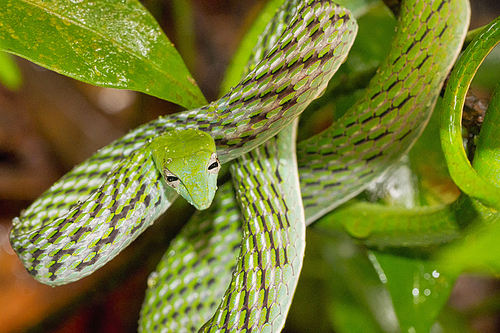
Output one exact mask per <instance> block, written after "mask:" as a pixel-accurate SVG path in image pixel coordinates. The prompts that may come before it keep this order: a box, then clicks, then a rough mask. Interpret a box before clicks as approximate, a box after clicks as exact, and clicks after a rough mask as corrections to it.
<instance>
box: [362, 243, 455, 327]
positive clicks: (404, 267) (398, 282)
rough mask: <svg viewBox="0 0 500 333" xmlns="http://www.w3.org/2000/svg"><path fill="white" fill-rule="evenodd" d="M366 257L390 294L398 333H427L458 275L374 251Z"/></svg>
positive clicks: (436, 265)
mask: <svg viewBox="0 0 500 333" xmlns="http://www.w3.org/2000/svg"><path fill="white" fill-rule="evenodd" d="M369 257H370V260H371V261H372V263H373V266H374V267H375V269H376V270H377V271H378V273H379V277H380V280H381V281H382V282H383V283H384V284H385V285H386V286H387V289H388V290H389V292H390V294H391V298H392V302H393V304H394V309H395V310H396V314H397V316H398V319H399V324H400V326H401V332H429V331H430V329H431V327H432V326H433V325H434V324H435V322H436V319H437V317H438V315H439V313H440V311H441V309H442V308H443V306H444V305H445V304H446V302H447V300H448V297H449V296H450V293H451V290H452V288H453V285H454V284H455V280H456V279H457V277H458V274H451V273H447V272H444V271H443V270H442V269H441V268H442V265H440V264H439V263H436V262H433V261H430V260H424V259H418V258H409V257H404V256H396V255H393V254H387V253H381V252H376V251H372V252H371V253H370V254H369Z"/></svg>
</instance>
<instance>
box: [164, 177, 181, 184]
mask: <svg viewBox="0 0 500 333" xmlns="http://www.w3.org/2000/svg"><path fill="white" fill-rule="evenodd" d="M178 179H179V178H177V177H174V176H167V177H166V180H167V182H169V183H172V182H175V181H176V180H178Z"/></svg>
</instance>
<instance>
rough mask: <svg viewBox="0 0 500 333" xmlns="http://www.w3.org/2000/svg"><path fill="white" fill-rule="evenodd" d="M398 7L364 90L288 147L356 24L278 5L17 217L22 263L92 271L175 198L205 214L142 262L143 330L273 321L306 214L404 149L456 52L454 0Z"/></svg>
mask: <svg viewBox="0 0 500 333" xmlns="http://www.w3.org/2000/svg"><path fill="white" fill-rule="evenodd" d="M402 6H404V8H403V9H402V10H401V15H400V17H399V20H398V27H397V32H396V35H395V37H394V40H393V43H392V44H391V49H390V53H389V56H388V57H387V59H386V60H385V61H384V63H383V64H382V65H381V67H380V69H379V70H378V71H377V74H376V75H375V76H374V77H373V78H372V80H371V81H370V84H369V87H368V88H367V89H366V92H365V93H364V95H363V97H362V98H361V99H360V100H359V101H358V103H356V104H355V105H354V106H353V107H352V108H351V109H350V110H348V111H347V113H346V114H345V115H344V116H343V117H342V118H340V119H339V120H338V121H337V122H336V123H335V124H333V125H332V126H331V127H330V128H328V129H326V130H325V131H324V132H322V133H320V134H319V135H316V136H314V137H311V138H309V139H307V140H306V141H303V142H299V143H297V145H295V133H296V131H297V129H296V126H297V121H296V119H297V117H298V116H299V115H300V113H301V112H302V111H303V110H304V109H305V108H306V107H307V106H308V104H309V103H310V102H311V100H313V99H315V98H317V97H318V96H320V95H321V94H322V92H323V91H324V89H325V88H326V85H327V84H328V81H329V80H330V78H331V77H332V76H333V75H334V73H335V71H336V70H337V69H338V68H339V66H340V65H341V64H342V62H343V61H344V59H345V57H346V56H347V54H348V51H349V49H350V47H351V45H352V42H353V41H354V37H355V35H356V31H357V26H356V22H355V19H354V18H353V17H352V15H351V14H350V12H349V11H348V10H346V9H344V8H342V7H339V6H337V5H335V4H333V3H331V2H330V1H327V0H303V1H299V0H288V1H285V3H284V4H283V6H282V7H281V9H280V11H279V12H278V13H277V14H276V16H275V17H274V18H273V19H272V20H271V22H270V23H269V26H268V28H267V29H266V31H267V34H265V35H263V36H262V37H261V38H260V39H259V41H258V42H257V45H256V47H255V52H254V56H253V57H252V58H251V60H250V61H249V64H248V73H247V74H246V76H245V77H244V78H243V79H242V81H241V83H240V84H238V85H237V86H236V87H234V88H233V89H232V90H231V91H230V92H229V93H228V94H226V95H225V96H224V97H222V98H221V99H219V100H217V101H215V102H213V103H211V104H209V105H207V106H205V107H202V108H199V109H195V110H189V111H185V112H181V113H179V114H176V115H173V116H171V117H162V118H159V119H157V120H155V121H153V122H150V123H148V124H145V125H143V126H142V127H139V128H138V129H136V130H133V131H131V132H130V133H129V134H127V135H126V136H125V137H123V138H121V139H119V140H117V141H115V142H113V143H112V144H110V145H109V146H107V147H105V148H103V149H101V150H100V151H99V152H97V153H96V154H95V155H94V156H93V157H91V158H90V159H88V160H87V161H86V162H84V163H82V164H81V165H79V166H77V167H75V168H74V169H73V170H72V171H71V172H70V173H68V174H67V175H65V176H64V177H63V178H61V180H59V181H58V182H56V183H55V184H54V185H53V186H52V187H51V188H50V189H49V190H47V191H46V192H45V193H44V194H43V195H42V196H41V197H40V198H39V199H37V200H36V201H35V202H34V203H33V204H32V205H31V206H30V207H29V208H28V209H27V210H26V211H24V212H23V213H22V214H21V216H20V217H19V218H17V219H15V220H14V228H13V231H12V234H11V243H12V246H13V248H14V249H15V251H16V252H17V253H18V255H19V257H20V259H21V260H22V261H23V263H24V265H25V266H26V268H27V269H28V271H29V272H30V274H31V275H33V276H34V277H35V278H36V279H37V280H39V281H40V282H42V283H46V284H49V285H60V284H65V283H69V282H72V281H75V280H78V279H80V278H83V277H84V276H87V275H89V274H91V273H92V272H93V271H95V270H96V269H98V268H99V267H101V266H102V265H104V264H105V263H106V262H108V261H109V260H111V259H112V258H114V257H115V256H116V255H117V254H118V253H119V252H120V251H121V250H122V249H123V248H125V247H126V246H127V245H128V244H129V243H130V242H132V241H133V240H134V239H135V238H136V237H137V236H138V235H139V234H140V233H141V232H142V231H143V230H145V229H146V228H147V227H148V226H150V225H151V224H152V223H153V222H154V221H155V220H156V219H157V218H158V217H159V216H160V215H161V214H163V213H164V212H165V211H166V210H167V209H168V208H169V207H170V205H171V203H172V202H173V201H174V200H175V199H176V197H177V194H180V195H181V196H183V197H184V198H186V199H187V200H188V201H189V202H190V203H192V204H193V205H194V206H195V207H197V208H199V209H204V210H203V211H199V212H197V213H196V214H195V215H194V216H193V218H192V219H191V220H190V221H189V222H188V224H187V225H186V226H185V227H184V229H183V230H182V231H181V233H180V234H179V235H178V237H177V238H176V239H175V240H174V241H173V243H172V245H171V250H170V251H168V252H167V254H165V256H164V258H163V259H162V261H161V262H160V264H159V266H158V267H157V269H156V271H155V272H153V273H152V274H151V277H150V281H149V289H148V292H147V295H146V299H145V302H144V305H143V309H142V312H141V320H140V330H142V331H147V332H149V331H162V330H163V331H176V332H177V331H197V330H201V331H207V332H208V331H210V332H211V331H231V332H232V331H259V332H260V331H266V332H279V331H280V330H281V328H282V327H283V325H284V320H285V318H286V314H287V312H288V308H289V306H290V303H291V300H292V297H293V293H294V290H295V287H296V284H297V281H298V277H299V275H300V269H301V265H302V259H303V255H304V248H305V226H306V225H308V224H310V223H312V222H314V221H316V220H318V219H319V218H320V217H322V216H323V215H325V214H326V213H328V212H330V211H331V210H333V209H334V208H335V207H337V206H339V205H340V204H342V203H344V202H346V201H347V200H349V199H350V198H352V197H354V196H355V195H356V194H358V193H359V192H360V191H362V190H363V189H364V188H366V186H367V185H368V184H369V183H370V182H372V181H374V180H376V179H377V178H379V177H380V176H381V175H382V174H384V173H387V172H388V170H390V168H391V166H392V165H393V164H394V163H395V162H397V161H398V160H399V159H400V158H401V157H402V156H403V155H404V154H405V153H406V152H408V150H409V149H410V148H411V146H412V145H413V143H414V142H415V140H416V139H417V138H418V137H419V135H420V134H421V133H422V131H423V129H424V127H425V125H426V123H427V122H428V120H429V117H430V115H431V113H432V110H433V108H434V105H435V104H436V100H437V97H438V95H439V92H440V90H441V88H442V86H443V83H444V80H445V78H446V76H447V74H448V72H449V71H450V69H451V67H452V65H453V64H454V62H455V60H456V58H457V57H458V54H459V51H460V49H461V46H462V43H463V40H464V38H465V34H466V31H467V27H468V22H469V5H468V2H467V0H441V1H440V0H435V1H431V0H407V1H403V4H402ZM263 55H265V56H263ZM450 86H453V85H452V84H450ZM204 133H205V134H208V135H205V134H204ZM193 136H194V137H198V136H200V137H203V143H194V141H192V140H193V138H192V137H193ZM212 139H213V141H212ZM200 140H201V139H200ZM205 145H206V147H207V148H206V149H202V151H201V152H200V151H199V150H197V148H198V147H199V146H205ZM174 146H175V149H174V148H171V151H170V150H169V148H168V147H174ZM171 152H174V153H173V155H172V154H171ZM219 160H220V163H228V162H230V161H232V163H231V167H230V171H231V175H232V180H233V181H232V186H231V184H229V183H226V184H223V185H222V186H221V188H220V189H219V190H218V191H217V194H216V195H215V188H216V185H215V177H216V174H217V172H218V170H219ZM297 171H298V172H297ZM492 186H493V185H492ZM464 192H466V191H465V190H464ZM466 193H467V192H466ZM214 195H215V197H214ZM477 197H478V199H480V200H481V197H480V195H479V196H477ZM212 200H213V203H212V205H210V203H211V202H212ZM484 202H485V203H486V204H490V202H489V201H488V200H485V201H484ZM209 205H210V207H208V206H209ZM333 214H335V213H333ZM346 223H348V222H346ZM346 225H347V224H346ZM347 229H349V228H347ZM351 232H352V233H353V234H356V231H355V230H352V231H351ZM369 234H370V232H367V233H366V234H365V235H364V236H368V235H369ZM238 253H239V254H238ZM231 272H232V274H231Z"/></svg>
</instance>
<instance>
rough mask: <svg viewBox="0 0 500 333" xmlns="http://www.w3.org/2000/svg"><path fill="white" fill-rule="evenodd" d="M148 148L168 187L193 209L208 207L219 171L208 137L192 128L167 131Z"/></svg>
mask: <svg viewBox="0 0 500 333" xmlns="http://www.w3.org/2000/svg"><path fill="white" fill-rule="evenodd" d="M150 149H151V154H152V156H153V160H154V162H155V165H156V167H157V168H158V170H159V171H160V172H161V174H162V176H163V179H164V180H165V182H166V183H167V185H168V186H170V187H172V188H173V189H174V190H175V191H176V192H177V193H179V194H180V195H181V196H182V197H183V198H184V199H186V200H187V201H188V202H189V203H190V204H192V205H193V206H194V207H196V208H197V209H199V210H203V209H207V208H208V207H210V204H211V203H212V200H213V198H214V196H215V191H216V190H217V174H218V173H219V170H220V163H219V160H218V158H217V152H216V147H215V142H214V139H213V138H212V137H211V136H210V134H207V133H205V132H202V131H200V130H196V129H183V130H170V131H167V132H165V133H163V134H162V135H160V136H158V137H156V138H154V139H153V140H152V141H151V143H150Z"/></svg>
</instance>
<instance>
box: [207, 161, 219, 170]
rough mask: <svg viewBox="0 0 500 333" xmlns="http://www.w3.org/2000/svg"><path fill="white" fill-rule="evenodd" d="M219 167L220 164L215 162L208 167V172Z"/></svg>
mask: <svg viewBox="0 0 500 333" xmlns="http://www.w3.org/2000/svg"><path fill="white" fill-rule="evenodd" d="M218 166H219V163H217V162H214V163H212V164H210V165H209V166H208V170H213V169H215V168H217V167H218Z"/></svg>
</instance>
